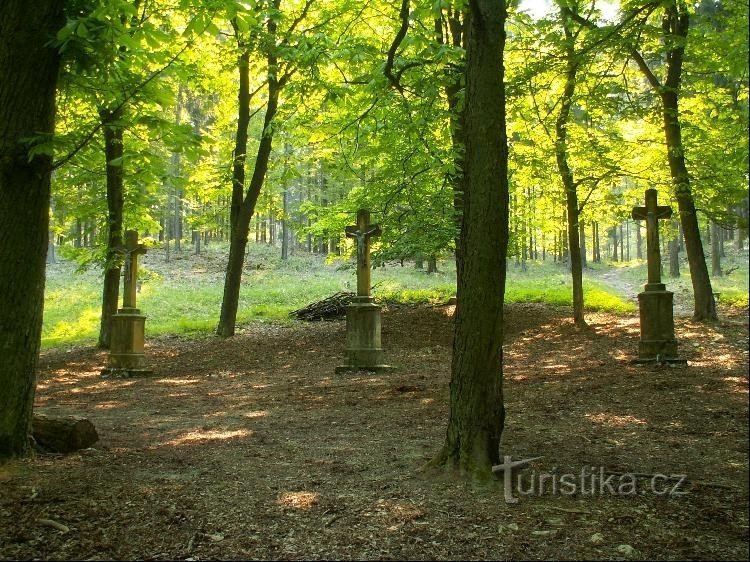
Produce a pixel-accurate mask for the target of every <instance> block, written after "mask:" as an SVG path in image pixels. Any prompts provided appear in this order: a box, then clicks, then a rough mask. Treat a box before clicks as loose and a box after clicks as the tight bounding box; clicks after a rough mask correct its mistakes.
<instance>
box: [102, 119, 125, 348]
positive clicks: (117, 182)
mask: <svg viewBox="0 0 750 562" xmlns="http://www.w3.org/2000/svg"><path fill="white" fill-rule="evenodd" d="M100 118H101V120H102V123H103V126H102V129H103V131H104V157H105V161H106V170H107V261H106V264H105V266H104V282H103V287H102V314H101V320H100V324H99V341H98V346H99V347H100V348H103V349H109V343H110V342H109V340H110V319H111V317H112V315H114V314H116V313H117V306H118V303H119V300H120V270H121V265H122V251H121V248H122V213H123V206H124V191H123V177H124V176H123V162H122V157H123V154H124V150H123V144H122V137H123V129H122V124H121V123H120V120H121V119H122V109H117V110H115V111H109V110H108V109H103V110H102V111H101V112H100Z"/></svg>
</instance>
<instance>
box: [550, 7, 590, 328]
mask: <svg viewBox="0 0 750 562" xmlns="http://www.w3.org/2000/svg"><path fill="white" fill-rule="evenodd" d="M562 19H563V29H564V31H565V61H566V67H565V87H564V88H563V93H562V99H561V100H560V112H559V113H558V115H557V120H556V121H555V135H556V138H555V157H556V160H557V169H558V171H559V172H560V179H561V180H562V184H563V188H564V189H565V209H566V213H567V223H568V229H567V230H568V253H569V256H570V262H569V263H570V275H571V278H572V280H573V322H574V323H575V324H578V325H582V324H585V323H586V322H585V320H584V318H583V265H582V259H581V245H580V232H579V231H578V213H579V209H578V193H577V189H576V183H575V181H574V180H573V172H572V171H571V169H570V166H569V164H568V133H567V127H568V121H569V119H570V108H571V107H572V105H573V96H574V95H575V90H576V73H577V72H578V60H577V58H576V54H575V37H574V35H573V32H572V30H571V28H570V19H569V17H568V13H567V11H566V10H565V9H562Z"/></svg>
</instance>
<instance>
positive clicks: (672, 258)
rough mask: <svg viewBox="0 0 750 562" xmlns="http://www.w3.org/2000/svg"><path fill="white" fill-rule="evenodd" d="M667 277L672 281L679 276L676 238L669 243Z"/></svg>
mask: <svg viewBox="0 0 750 562" xmlns="http://www.w3.org/2000/svg"><path fill="white" fill-rule="evenodd" d="M669 276H670V277H671V278H673V279H676V278H678V277H679V276H680V243H679V241H678V240H677V237H675V238H672V240H670V241H669Z"/></svg>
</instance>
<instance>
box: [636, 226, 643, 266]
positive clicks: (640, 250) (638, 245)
mask: <svg viewBox="0 0 750 562" xmlns="http://www.w3.org/2000/svg"><path fill="white" fill-rule="evenodd" d="M642 240H643V237H642V236H641V221H635V258H636V259H638V260H642V259H643V241H642Z"/></svg>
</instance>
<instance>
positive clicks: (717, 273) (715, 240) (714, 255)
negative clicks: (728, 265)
mask: <svg viewBox="0 0 750 562" xmlns="http://www.w3.org/2000/svg"><path fill="white" fill-rule="evenodd" d="M720 239H721V231H720V230H719V225H718V224H716V223H715V222H714V221H711V276H712V277H721V276H722V275H724V273H723V272H722V271H721V248H720Z"/></svg>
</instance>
